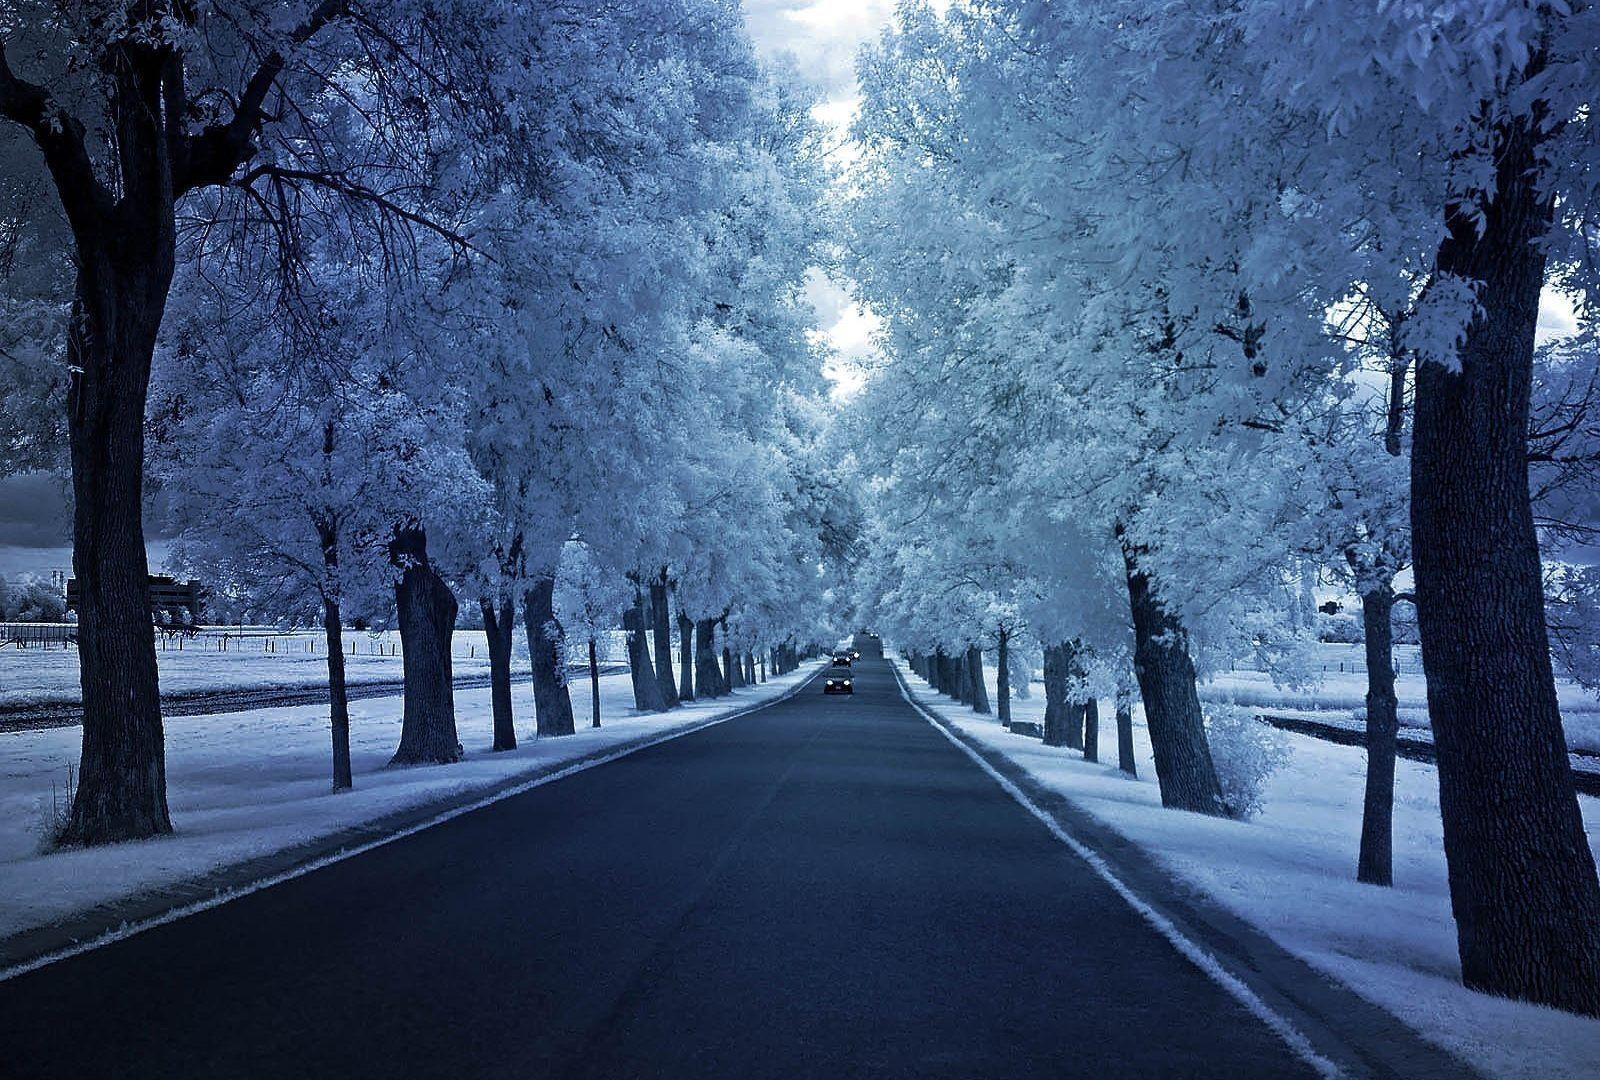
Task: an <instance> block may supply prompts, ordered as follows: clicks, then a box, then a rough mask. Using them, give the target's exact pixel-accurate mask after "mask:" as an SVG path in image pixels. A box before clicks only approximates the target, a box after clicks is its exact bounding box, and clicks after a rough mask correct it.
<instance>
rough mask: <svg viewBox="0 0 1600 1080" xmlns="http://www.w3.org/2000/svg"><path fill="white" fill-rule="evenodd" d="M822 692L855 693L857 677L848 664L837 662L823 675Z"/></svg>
mask: <svg viewBox="0 0 1600 1080" xmlns="http://www.w3.org/2000/svg"><path fill="white" fill-rule="evenodd" d="M822 692H823V693H824V694H854V693H855V692H856V690H855V679H854V677H853V676H852V675H851V673H850V668H849V666H848V665H840V664H835V665H834V666H833V667H831V668H829V669H828V671H827V674H825V675H824V676H823V677H822Z"/></svg>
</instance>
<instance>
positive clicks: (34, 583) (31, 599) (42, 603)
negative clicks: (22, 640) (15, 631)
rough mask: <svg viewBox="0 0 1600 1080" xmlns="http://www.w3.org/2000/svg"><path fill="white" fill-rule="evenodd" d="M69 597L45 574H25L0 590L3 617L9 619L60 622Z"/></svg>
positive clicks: (65, 610) (0, 609) (0, 607)
mask: <svg viewBox="0 0 1600 1080" xmlns="http://www.w3.org/2000/svg"><path fill="white" fill-rule="evenodd" d="M66 617H67V598H66V597H65V596H63V595H62V593H61V590H60V589H58V588H56V587H55V586H54V585H52V584H50V583H49V582H48V581H45V580H44V579H42V578H37V577H33V576H31V575H29V576H25V577H23V578H22V579H21V580H20V581H18V582H16V583H15V584H12V585H10V586H8V587H6V588H5V589H4V591H3V592H0V618H3V619H4V620H6V621H7V622H61V621H62V620H63V619H65V618H66Z"/></svg>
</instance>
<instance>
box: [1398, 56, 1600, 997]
mask: <svg viewBox="0 0 1600 1080" xmlns="http://www.w3.org/2000/svg"><path fill="white" fill-rule="evenodd" d="M1542 67H1543V62H1542V60H1541V59H1539V58H1536V59H1535V60H1534V61H1533V62H1532V64H1531V66H1530V70H1529V76H1530V77H1531V76H1532V75H1534V74H1535V73H1537V71H1538V70H1539V69H1541V68H1542ZM1535 130H1536V127H1535V122H1534V121H1532V120H1518V121H1514V122H1512V123H1510V124H1507V125H1504V126H1502V127H1501V128H1499V129H1498V130H1497V131H1496V132H1495V133H1494V144H1495V145H1494V148H1493V162H1494V168H1495V191H1494V193H1493V198H1492V200H1491V201H1490V202H1489V203H1488V206H1487V207H1485V208H1484V209H1483V213H1482V215H1481V217H1480V216H1479V215H1478V214H1477V213H1476V212H1475V210H1474V209H1473V208H1471V207H1465V206H1452V207H1451V208H1450V210H1449V213H1448V214H1447V215H1446V222H1445V224H1446V227H1447V229H1448V235H1447V237H1446V239H1445V240H1444V242H1443V243H1442V244H1441V246H1440V249H1439V253H1438V264H1437V265H1438V273H1439V274H1440V275H1441V276H1443V275H1450V276H1452V277H1457V278H1465V279H1467V280H1469V281H1476V282H1480V283H1481V288H1480V290H1479V292H1478V300H1479V303H1480V304H1481V305H1482V308H1481V310H1480V312H1479V314H1478V315H1477V317H1476V318H1474V319H1473V321H1472V323H1471V325H1470V326H1469V327H1468V328H1467V334H1466V339H1465V342H1464V343H1463V345H1462V347H1461V350H1460V363H1461V370H1460V371H1459V372H1451V371H1448V370H1446V369H1445V368H1444V367H1441V366H1440V365H1438V364H1434V363H1426V362H1425V363H1422V364H1420V365H1419V366H1418V368H1417V378H1416V423H1415V435H1414V438H1413V441H1412V451H1411V495H1412V500H1411V529H1412V544H1413V547H1414V550H1415V559H1416V565H1415V570H1416V596H1417V625H1418V629H1419V631H1420V633H1421V637H1422V662H1423V668H1424V671H1425V672H1426V674H1427V683H1428V712H1429V716H1430V717H1431V719H1432V722H1433V733H1434V744H1435V747H1436V748H1437V753H1438V765H1439V804H1440V809H1441V811H1442V812H1443V818H1444V849H1445V856H1446V859H1447V861H1448V863H1449V874H1450V900H1451V906H1452V908H1453V909H1454V912H1455V918H1456V936H1457V941H1458V944H1459V947H1460V952H1461V973H1462V979H1463V981H1464V982H1465V983H1466V985H1467V986H1469V987H1472V988H1474V989H1478V990H1484V991H1488V992H1490V993H1495V994H1503V995H1505V996H1508V997H1514V998H1522V999H1525V1000H1529V1001H1536V1002H1539V1003H1542V1004H1546V1005H1553V1006H1556V1007H1557V1008H1562V1009H1570V1010H1573V1011H1575V1012H1583V1013H1589V1014H1591V1015H1600V883H1597V882H1596V878H1595V864H1594V857H1593V854H1592V853H1591V851H1590V849H1589V845H1588V842H1587V840H1586V838H1585V836H1584V828H1583V818H1582V815H1581V813H1580V812H1579V809H1578V800H1577V795H1576V792H1575V790H1574V787H1573V781H1572V770H1571V766H1570V765H1569V763H1568V760H1567V743H1566V737H1565V735H1564V733H1563V731H1562V727H1561V713H1560V710H1559V708H1558V706H1557V701H1556V690H1555V679H1554V673H1553V671H1552V668H1551V660H1550V647H1549V640H1548V633H1547V630H1546V626H1545V613H1544V596H1543V592H1542V583H1541V573H1540V560H1539V548H1538V542H1537V538H1536V536H1535V533H1534V527H1533V514H1532V509H1531V506H1530V502H1529V494H1528V466H1527V436H1528V405H1529V396H1530V388H1531V379H1532V369H1533V348H1534V334H1535V326H1536V323H1537V320H1538V311H1539V292H1540V289H1541V287H1542V285H1543V282H1544V277H1545V254H1544V252H1543V250H1542V248H1541V247H1540V241H1541V239H1542V237H1543V235H1544V233H1545V231H1546V229H1547V228H1548V225H1549V221H1550V215H1551V204H1550V201H1549V199H1548V197H1546V196H1544V195H1542V194H1541V193H1540V192H1539V190H1538V189H1537V187H1536V186H1535V177H1536V174H1537V172H1538V150H1537V141H1538V139H1537V136H1536V134H1535Z"/></svg>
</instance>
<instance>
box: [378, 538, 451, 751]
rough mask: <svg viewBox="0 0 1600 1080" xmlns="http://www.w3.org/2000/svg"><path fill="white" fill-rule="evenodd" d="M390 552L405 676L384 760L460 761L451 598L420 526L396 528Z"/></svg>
mask: <svg viewBox="0 0 1600 1080" xmlns="http://www.w3.org/2000/svg"><path fill="white" fill-rule="evenodd" d="M389 558H390V561H392V562H393V563H394V565H395V566H396V567H398V568H399V569H400V571H401V573H400V580H399V581H398V582H396V583H395V587H394V598H395V607H396V608H397V609H398V614H399V622H400V650H401V652H402V654H403V655H404V680H405V688H404V694H405V706H404V716H403V719H402V721H401V726H400V746H399V748H398V749H396V750H395V752H394V757H392V758H391V759H390V760H389V764H391V765H419V764H423V763H428V762H436V763H447V762H452V761H460V760H461V757H462V750H461V740H460V739H459V738H457V737H456V704H455V680H454V676H453V673H452V670H451V662H450V639H451V636H452V635H453V634H454V633H455V628H456V611H457V608H456V598H455V596H454V594H452V593H451V592H450V587H449V586H448V585H446V584H445V583H444V579H443V578H441V577H440V576H439V575H438V574H437V573H435V572H434V569H433V566H432V565H431V564H430V563H429V562H428V536H427V533H426V532H425V531H424V530H422V529H421V528H417V527H411V526H406V527H401V528H397V529H395V533H394V539H393V540H392V541H390V543H389Z"/></svg>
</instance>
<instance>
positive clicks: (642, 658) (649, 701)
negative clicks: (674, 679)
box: [622, 586, 667, 712]
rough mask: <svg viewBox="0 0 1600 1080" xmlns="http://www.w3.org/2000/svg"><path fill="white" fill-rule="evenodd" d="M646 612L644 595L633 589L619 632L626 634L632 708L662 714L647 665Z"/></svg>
mask: <svg viewBox="0 0 1600 1080" xmlns="http://www.w3.org/2000/svg"><path fill="white" fill-rule="evenodd" d="M650 625H651V622H650V612H649V609H648V608H647V607H646V606H645V596H644V593H643V592H642V591H641V590H640V589H639V588H638V587H637V586H635V588H634V590H633V607H631V608H629V609H628V610H627V612H626V613H625V614H624V615H623V617H622V628H623V629H624V630H625V631H627V634H628V673H629V675H630V676H631V678H632V680H633V707H634V708H635V709H638V710H639V711H640V712H663V711H665V709H666V707H667V702H666V699H665V698H663V697H662V696H661V683H660V681H658V680H657V679H656V673H655V669H654V667H653V666H652V665H651V663H650Z"/></svg>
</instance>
